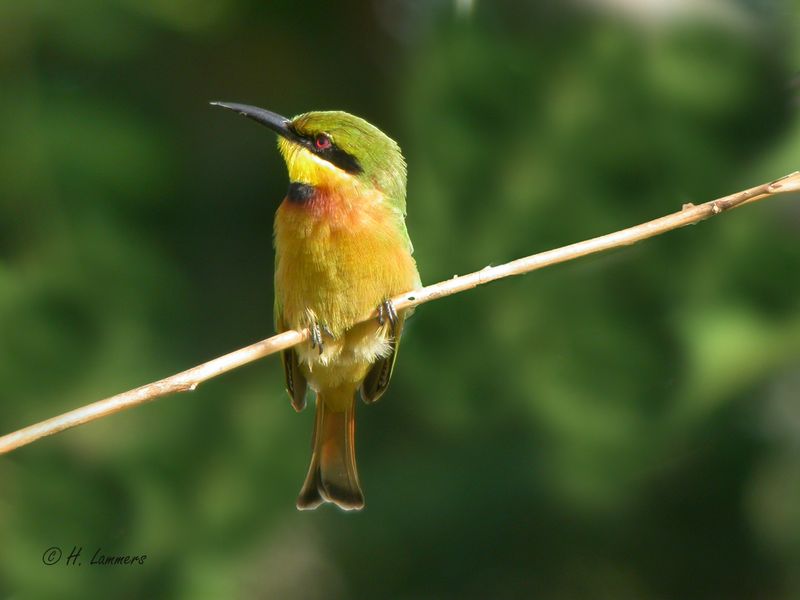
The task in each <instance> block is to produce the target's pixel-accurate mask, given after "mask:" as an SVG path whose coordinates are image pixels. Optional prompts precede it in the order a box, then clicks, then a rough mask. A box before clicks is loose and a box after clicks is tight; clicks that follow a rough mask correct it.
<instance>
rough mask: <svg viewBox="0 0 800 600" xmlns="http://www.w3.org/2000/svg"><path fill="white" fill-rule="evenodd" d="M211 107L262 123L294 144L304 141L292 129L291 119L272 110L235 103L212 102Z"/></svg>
mask: <svg viewBox="0 0 800 600" xmlns="http://www.w3.org/2000/svg"><path fill="white" fill-rule="evenodd" d="M211 105H212V106H220V107H222V108H227V109H228V110H232V111H234V112H237V113H239V114H240V115H242V116H243V117H247V118H248V119H252V120H253V121H255V122H256V123H261V124H262V125H264V126H266V127H269V128H270V129H272V131H274V132H275V133H277V134H278V135H280V136H282V137H285V138H286V139H288V140H291V141H293V142H302V141H303V140H302V138H300V136H299V135H297V134H296V133H295V132H294V130H293V129H292V128H291V124H292V122H291V121H290V120H289V119H287V118H286V117H282V116H281V115H279V114H277V113H274V112H272V111H271V110H266V109H263V108H258V107H257V106H249V105H247V104H236V103H235V102H212V103H211Z"/></svg>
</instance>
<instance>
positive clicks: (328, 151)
mask: <svg viewBox="0 0 800 600" xmlns="http://www.w3.org/2000/svg"><path fill="white" fill-rule="evenodd" d="M290 128H291V130H292V132H293V133H294V134H295V135H296V136H297V138H298V140H299V141H300V143H301V144H302V145H303V146H304V147H305V148H307V149H308V150H309V151H311V152H313V153H314V154H316V155H317V156H319V157H320V158H322V159H324V160H327V161H328V162H329V163H331V164H332V165H334V166H336V167H339V168H340V169H342V170H343V171H346V172H347V173H350V174H352V175H358V174H359V173H363V171H364V169H363V168H362V167H361V163H359V162H358V159H357V158H356V157H355V156H353V155H352V154H350V153H348V152H345V151H344V150H342V149H341V148H339V146H337V145H336V142H335V141H334V140H333V138H331V137H330V136H327V134H325V135H326V136H327V137H328V139H330V140H331V145H330V146H328V147H327V148H323V149H319V148H317V147H316V145H315V143H314V141H315V139H316V137H317V136H316V135H312V136H308V135H304V134H302V133H300V132H299V131H297V130H296V129H295V128H294V127H291V126H290Z"/></svg>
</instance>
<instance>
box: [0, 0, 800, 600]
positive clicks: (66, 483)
mask: <svg viewBox="0 0 800 600" xmlns="http://www.w3.org/2000/svg"><path fill="white" fill-rule="evenodd" d="M798 8H800V6H798V3H797V2H795V1H789V0H772V1H761V2H759V1H755V0H752V1H749V2H748V1H744V0H742V1H739V2H735V1H728V2H723V1H721V0H720V1H714V0H702V1H701V0H692V1H691V2H690V1H688V0H687V1H685V2H666V1H657V0H652V1H650V2H637V1H634V0H584V1H582V2H578V1H576V2H573V3H569V2H567V3H561V4H559V5H556V3H552V4H551V3H539V2H511V1H502V2H488V1H487V2H482V1H481V0H477V1H469V0H467V1H464V0H459V1H457V2H455V3H453V2H444V1H438V2H435V1H432V2H423V1H408V2H404V1H400V0H375V1H373V2H335V3H334V2H304V3H297V2H287V1H278V2H270V3H262V2H256V1H254V0H249V1H248V0H206V1H204V2H190V1H189V0H147V1H144V2H141V1H138V0H71V1H70V2H61V1H57V0H41V1H37V2H21V1H17V2H2V3H0V90H1V93H0V141H2V143H0V433H6V432H10V431H12V430H15V429H17V428H19V427H22V426H25V425H28V424H30V423H33V422H35V421H39V420H41V419H44V418H47V417H50V416H54V415H55V414H58V413H60V412H63V411H66V410H69V409H72V408H75V407H77V406H81V405H83V404H86V403H88V402H91V401H94V400H97V399H100V398H103V397H106V396H109V395H112V394H114V393H117V392H120V391H124V390H126V389H129V388H132V387H135V386H138V385H140V384H142V383H146V382H148V381H152V380H155V379H158V378H161V377H163V376H166V375H169V374H171V373H174V372H177V371H179V370H182V369H184V368H187V367H190V366H192V365H194V364H196V363H199V362H202V361H205V360H207V359H209V358H212V357H214V356H217V355H220V354H223V353H225V352H227V351H230V350H232V349H235V348H237V347H240V346H243V345H246V344H248V343H250V342H252V341H255V340H257V339H260V338H263V337H266V336H268V335H270V334H271V333H272V331H273V327H272V296H273V289H272V264H273V259H274V256H273V250H272V247H271V231H272V216H273V213H274V211H275V209H276V207H277V205H278V203H279V202H280V199H281V198H282V197H283V194H284V192H285V189H286V184H287V181H286V173H285V167H284V165H283V163H282V161H281V159H280V157H279V155H278V152H277V150H276V148H275V139H274V136H273V135H272V134H270V133H269V132H268V131H267V130H265V129H263V128H260V127H257V126H255V125H254V124H252V123H250V122H247V121H245V120H243V119H238V118H236V117H235V116H233V115H230V114H227V113H224V112H223V111H220V110H218V109H216V110H215V109H213V108H211V107H209V106H208V101H209V100H217V99H220V100H229V101H238V102H245V103H251V104H256V105H259V106H263V107H266V108H270V109H272V110H275V111H277V112H280V113H282V114H286V115H294V114H297V113H301V112H305V111H308V110H315V109H316V110H321V109H342V110H347V111H349V112H352V113H354V114H358V115H360V116H362V117H364V118H366V119H367V120H369V121H371V122H372V123H374V124H376V125H378V126H379V127H380V128H381V129H383V130H384V131H385V132H387V133H388V134H389V135H390V136H392V137H393V138H395V139H396V140H397V141H398V142H399V143H400V145H401V147H402V148H403V150H404V153H405V156H406V159H407V161H408V164H409V189H408V207H409V215H408V227H409V232H410V234H411V237H412V239H413V241H414V245H415V248H416V254H415V256H416V258H417V261H418V264H419V267H420V272H421V274H422V279H423V282H424V283H433V282H435V281H438V280H440V279H445V278H448V277H451V276H452V275H453V274H456V273H459V274H462V273H466V272H469V271H472V270H476V269H479V268H481V267H483V266H485V265H487V264H499V263H501V262H505V261H507V260H511V259H514V258H517V257H520V256H524V255H527V254H531V253H534V252H537V251H540V250H546V249H550V248H553V247H557V246H561V245H564V244H567V243H571V242H574V241H578V240H581V239H584V238H587V237H591V236H595V235H600V234H603V233H606V232H609V231H613V230H616V229H620V228H622V227H627V226H629V225H633V224H636V223H638V222H640V221H644V220H647V219H650V218H654V217H657V216H660V215H662V214H666V213H669V212H672V211H675V210H677V209H679V208H680V206H681V205H682V204H683V203H685V202H695V203H699V202H703V201H706V200H710V199H713V198H715V197H718V196H721V195H724V194H727V193H730V192H734V191H737V190H739V189H743V188H746V187H750V186H752V185H755V184H758V183H761V182H763V181H768V180H770V179H773V178H776V177H778V176H781V175H783V174H785V173H788V172H790V171H793V170H795V169H797V168H799V167H800V118H799V117H798V106H799V105H798V99H800V87H798V80H797V77H796V73H797V70H798V63H800V45H798V42H800V40H798V35H797V32H798V31H800V30H799V29H798V25H800V20H798ZM799 234H800V204H798V198H796V197H791V196H787V197H779V198H776V199H774V200H769V201H768V202H765V203H763V204H760V205H757V206H753V207H748V208H744V209H742V210H737V211H735V212H733V213H730V214H728V215H725V216H724V217H721V218H720V219H718V220H714V221H711V222H708V223H704V224H701V225H697V226H693V227H687V228H684V229H682V230H679V231H676V232H672V233H670V234H667V235H665V236H663V237H659V238H657V239H653V240H648V241H647V242H645V243H642V244H639V245H637V246H634V247H630V248H625V249H620V250H617V251H614V252H610V253H607V254H604V255H601V256H595V257H590V258H587V259H582V260H580V261H576V262H571V263H569V264H565V265H562V266H557V267H554V268H551V269H546V270H543V271H541V272H537V273H536V274H534V275H529V276H526V277H523V278H516V279H514V280H506V281H503V282H499V283H495V284H492V285H490V286H487V287H484V288H481V289H476V290H474V291H471V292H469V293H464V294H460V295H458V296H455V297H452V298H448V299H444V300H440V301H437V302H434V303H431V304H427V305H425V306H423V307H421V308H420V309H419V310H418V311H417V313H416V315H415V316H414V318H413V320H412V321H411V322H410V323H409V326H408V327H407V331H406V336H405V339H404V343H403V350H402V352H401V355H400V358H399V363H398V368H397V370H396V372H395V376H394V381H393V384H392V387H391V388H390V391H389V392H388V394H387V395H386V396H385V397H384V399H383V400H382V401H381V402H380V403H379V404H377V405H376V406H373V407H360V408H359V415H358V433H357V437H358V443H357V447H358V455H359V466H360V472H361V479H362V483H363V484H364V487H365V492H366V496H367V507H366V509H365V510H364V511H363V512H361V513H359V514H345V513H342V512H339V511H337V510H335V509H332V508H331V507H329V506H328V507H323V508H322V509H320V510H317V511H316V512H312V513H298V512H297V511H296V510H295V508H294V502H295V497H296V494H297V492H298V490H299V487H300V484H301V483H302V480H303V476H304V475H305V470H306V467H307V461H308V458H309V438H310V435H311V429H312V421H313V417H312V414H311V412H310V411H306V412H305V413H303V414H301V415H296V414H295V413H294V411H293V410H292V409H291V408H290V406H289V402H288V398H287V397H286V395H285V392H284V389H283V386H284V383H283V374H282V370H281V367H280V364H279V361H278V360H277V359H276V358H275V357H272V358H269V359H266V360H263V361H260V362H258V363H255V364H252V365H249V366H246V367H244V368H241V369H239V370H237V371H235V372H233V373H230V374H228V375H225V376H223V377H220V378H218V379H214V380H213V381H210V382H208V383H206V384H204V385H203V386H201V387H200V388H198V390H197V391H195V392H194V393H192V394H184V395H179V396H174V397H170V398H165V399H162V400H159V401H157V402H155V403H153V404H150V405H146V406H142V407H139V408H136V409H135V410H132V411H129V412H125V413H123V414H119V415H115V416H113V417H109V418H107V419H104V420H102V421H99V422H96V423H93V424H90V425H87V426H83V427H80V428H78V429H74V430H71V431H69V432H66V433H62V434H59V435H58V436H55V437H52V438H47V439H44V440H41V441H39V442H37V443H35V444H33V445H31V446H28V447H25V448H22V449H20V450H18V451H15V452H14V453H12V454H9V455H7V456H4V457H2V458H0V598H15V599H16V598H21V599H26V598H46V597H59V598H95V597H97V598H108V597H114V598H145V597H147V598H173V597H174V598H215V599H216V598H264V599H272V598H298V599H311V600H314V599H336V598H342V599H344V598H348V599H350V598H354V599H361V598H364V599H368V598H369V599H372V598H408V599H410V598H414V599H427V598H431V599H432V598H437V599H438V598H522V597H527V598H531V597H536V598H563V599H572V598H594V599H598V598H603V599H615V600H621V599H628V598H630V599H642V598H647V599H651V598H652V599H668V598H681V599H686V598H709V599H716V598H731V599H733V598H760V599H764V598H775V599H783V598H786V599H789V598H796V597H798V595H800V398H799V397H798V396H800V301H799V300H798V297H799V296H798V291H800V278H798V270H799V269H800V244H798V235H799ZM52 546H57V547H60V548H62V549H63V551H64V553H65V556H66V554H67V553H69V551H70V550H71V549H72V548H73V546H77V547H82V548H83V556H82V558H83V559H84V560H83V562H84V564H83V566H80V567H78V566H67V565H65V564H64V560H62V561H61V562H60V563H59V564H57V565H54V566H45V565H43V564H42V555H43V554H44V552H45V550H46V549H48V548H50V547H52ZM98 548H100V549H101V552H102V553H104V554H147V560H146V562H145V564H144V565H134V566H128V567H122V566H105V567H100V566H90V565H88V564H87V562H88V559H89V558H90V557H91V555H92V554H93V553H94V552H95V550H96V549H98Z"/></svg>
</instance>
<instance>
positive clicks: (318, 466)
mask: <svg viewBox="0 0 800 600" xmlns="http://www.w3.org/2000/svg"><path fill="white" fill-rule="evenodd" d="M355 404H356V402H355V390H353V389H350V388H349V387H347V388H337V389H333V390H326V391H323V392H318V393H317V417H316V422H315V424H314V441H313V444H314V445H313V449H312V454H311V466H310V467H309V468H308V475H306V482H305V483H304V484H303V488H302V489H301V490H300V496H299V497H298V498H297V508H299V509H300V510H312V509H314V508H316V507H317V506H319V505H320V504H322V503H323V502H333V503H334V504H336V505H337V506H338V507H339V508H342V509H344V510H359V509H361V508H363V507H364V494H363V492H362V491H361V485H360V484H359V482H358V469H357V468H356V453H355V428H356V422H355Z"/></svg>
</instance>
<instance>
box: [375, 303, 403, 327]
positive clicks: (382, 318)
mask: <svg viewBox="0 0 800 600" xmlns="http://www.w3.org/2000/svg"><path fill="white" fill-rule="evenodd" d="M398 320H399V317H398V316H397V311H396V310H395V308H394V302H392V301H391V300H388V299H387V300H384V301H383V302H381V303H380V304H379V305H378V324H379V325H380V326H381V327H382V326H383V325H384V324H385V323H386V322H387V321H388V322H389V327H391V330H392V334H394V332H395V329H397V322H398Z"/></svg>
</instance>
